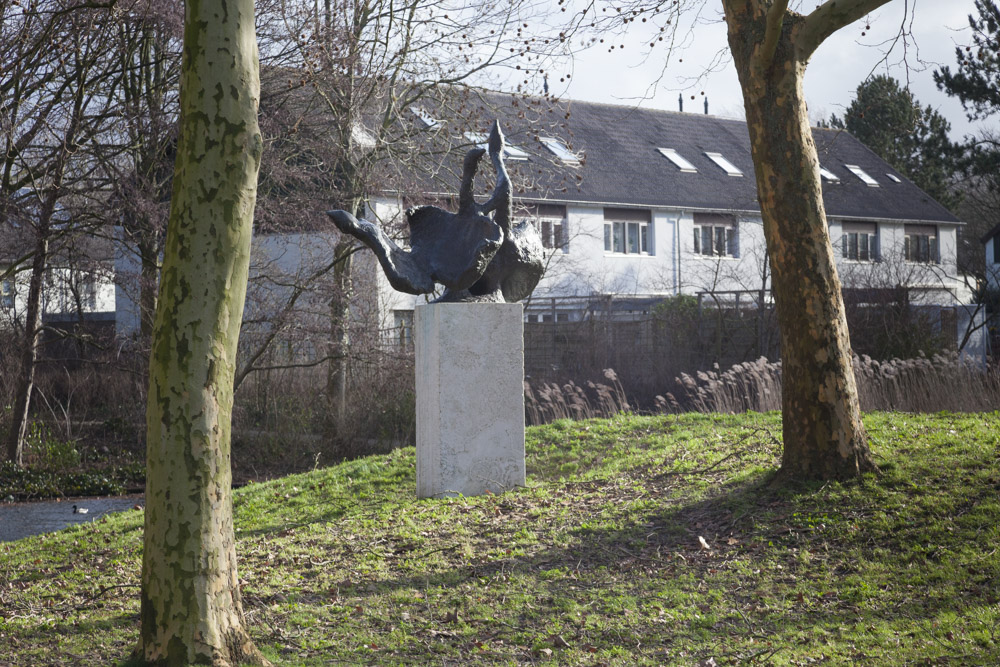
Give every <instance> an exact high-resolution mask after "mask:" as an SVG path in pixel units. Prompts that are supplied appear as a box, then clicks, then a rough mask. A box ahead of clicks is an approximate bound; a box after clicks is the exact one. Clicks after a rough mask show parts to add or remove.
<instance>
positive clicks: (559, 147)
mask: <svg viewBox="0 0 1000 667" xmlns="http://www.w3.org/2000/svg"><path fill="white" fill-rule="evenodd" d="M538 140H539V141H541V142H542V143H543V144H544V145H545V147H546V148H548V149H549V150H550V151H552V154H553V155H555V156H556V157H557V158H559V159H560V160H562V161H563V162H565V163H566V164H580V158H579V156H577V154H576V153H574V152H573V151H571V150H570V149H569V148H568V147H567V146H566V144H564V143H563V142H562V141H561V140H559V139H556V138H555V137H539V138H538Z"/></svg>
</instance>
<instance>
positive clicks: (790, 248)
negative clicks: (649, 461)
mask: <svg viewBox="0 0 1000 667" xmlns="http://www.w3.org/2000/svg"><path fill="white" fill-rule="evenodd" d="M887 1H888V0H867V1H863V0H842V1H840V2H836V1H830V2H827V3H825V4H824V5H821V6H820V7H819V8H817V9H816V10H814V11H813V12H812V13H811V14H810V15H809V16H802V15H800V14H797V13H795V12H791V11H788V10H787V4H788V3H787V0H785V1H784V2H782V0H775V1H774V2H763V1H762V0H725V1H724V3H723V4H724V6H725V11H726V22H727V24H728V26H729V43H730V47H731V49H732V52H733V60H734V62H735V64H736V70H737V73H738V75H739V79H740V85H741V87H742V89H743V99H744V106H745V108H746V115H747V127H748V129H749V132H750V144H751V152H752V154H753V162H754V169H755V171H756V177H757V192H758V199H759V202H760V209H761V216H762V218H763V221H764V236H765V238H766V240H767V251H768V256H769V258H770V264H771V274H772V275H771V285H772V289H773V292H774V299H775V303H776V306H777V310H778V324H779V328H780V331H781V358H782V397H781V399H782V432H783V437H784V453H783V456H782V465H781V470H780V472H779V479H794V480H807V479H849V478H853V477H857V476H859V475H861V474H862V473H864V472H866V471H872V470H876V466H875V463H874V462H873V460H872V457H871V453H870V451H869V448H868V437H867V434H866V432H865V429H864V425H863V424H862V422H861V413H860V408H859V404H858V392H857V386H856V384H855V378H854V371H853V367H852V363H851V345H850V339H849V336H848V331H847V319H846V315H845V310H844V302H843V297H842V294H841V289H840V279H839V277H838V275H837V267H836V263H835V261H834V254H833V248H832V246H831V244H830V236H829V231H828V228H827V219H826V212H825V210H824V207H823V193H822V186H821V181H820V174H819V159H818V156H817V152H816V145H815V143H814V142H813V137H812V131H811V130H810V127H809V116H808V112H807V109H806V103H805V97H804V95H803V87H802V83H803V76H804V74H805V71H806V65H807V63H808V60H809V56H810V55H811V54H812V52H813V51H814V50H815V48H816V46H818V45H819V44H820V43H822V41H823V40H824V39H825V38H826V37H827V36H829V35H830V34H832V33H833V32H835V31H836V30H837V29H839V28H840V27H843V26H844V25H847V24H848V23H850V22H853V21H854V20H856V19H857V18H860V17H861V16H863V15H864V14H865V13H866V12H867V11H870V10H871V9H874V8H875V7H877V6H879V5H881V4H884V3H885V2H887Z"/></svg>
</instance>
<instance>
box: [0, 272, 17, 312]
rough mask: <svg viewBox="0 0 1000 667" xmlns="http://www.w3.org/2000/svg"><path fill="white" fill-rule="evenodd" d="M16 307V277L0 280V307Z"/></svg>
mask: <svg viewBox="0 0 1000 667" xmlns="http://www.w3.org/2000/svg"><path fill="white" fill-rule="evenodd" d="M13 307H14V279H13V278H4V279H3V280H0V308H13Z"/></svg>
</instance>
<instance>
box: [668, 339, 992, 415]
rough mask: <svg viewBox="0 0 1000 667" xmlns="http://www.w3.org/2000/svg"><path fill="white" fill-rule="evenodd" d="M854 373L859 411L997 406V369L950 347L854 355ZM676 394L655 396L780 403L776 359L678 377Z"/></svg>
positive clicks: (690, 402) (733, 407) (763, 407)
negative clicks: (884, 356) (923, 352)
mask: <svg viewBox="0 0 1000 667" xmlns="http://www.w3.org/2000/svg"><path fill="white" fill-rule="evenodd" d="M854 377H855V378H856V380H857V383H858V398H859V400H860V402H861V409H862V410H864V411H874V410H894V411H900V412H940V411H942V410H948V411H951V412H982V411H988V410H996V409H997V408H998V407H1000V372H998V371H997V369H995V368H991V369H986V370H984V369H982V368H981V367H979V366H978V365H976V364H975V363H973V362H970V361H968V360H965V359H962V358H961V357H959V355H958V354H957V353H955V352H944V353H940V354H935V355H934V356H933V357H930V358H927V357H917V358H915V359H892V360H889V361H876V360H875V359H872V358H871V357H869V356H867V355H865V356H861V357H854ZM678 383H679V384H680V386H681V387H682V389H681V393H682V396H681V398H679V399H678V398H677V397H675V396H674V395H673V394H670V393H668V394H666V395H665V396H658V397H657V399H658V400H657V406H658V408H660V411H664V412H676V411H682V410H692V411H695V412H726V413H739V412H745V411H747V410H752V411H758V412H764V411H767V410H779V409H780V408H781V362H780V361H778V362H771V361H768V360H767V359H765V358H763V357H761V358H760V359H758V360H757V361H753V362H747V363H743V364H736V365H735V366H733V367H732V368H730V369H728V370H726V371H724V372H721V373H719V372H715V371H710V372H699V373H697V374H696V377H691V376H689V375H686V374H683V375H682V376H681V377H680V378H678Z"/></svg>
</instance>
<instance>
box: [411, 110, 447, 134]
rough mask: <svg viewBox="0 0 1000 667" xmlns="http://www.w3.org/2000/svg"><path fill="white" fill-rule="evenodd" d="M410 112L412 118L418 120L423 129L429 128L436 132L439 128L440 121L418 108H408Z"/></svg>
mask: <svg viewBox="0 0 1000 667" xmlns="http://www.w3.org/2000/svg"><path fill="white" fill-rule="evenodd" d="M410 111H411V112H413V115H414V116H416V117H417V118H419V119H420V122H421V123H423V124H424V127H427V128H430V129H432V130H436V129H437V128H439V127H441V121H439V120H438V119H437V118H434V117H433V116H431V115H430V114H429V113H427V112H426V111H424V110H423V109H421V108H420V107H410Z"/></svg>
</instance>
